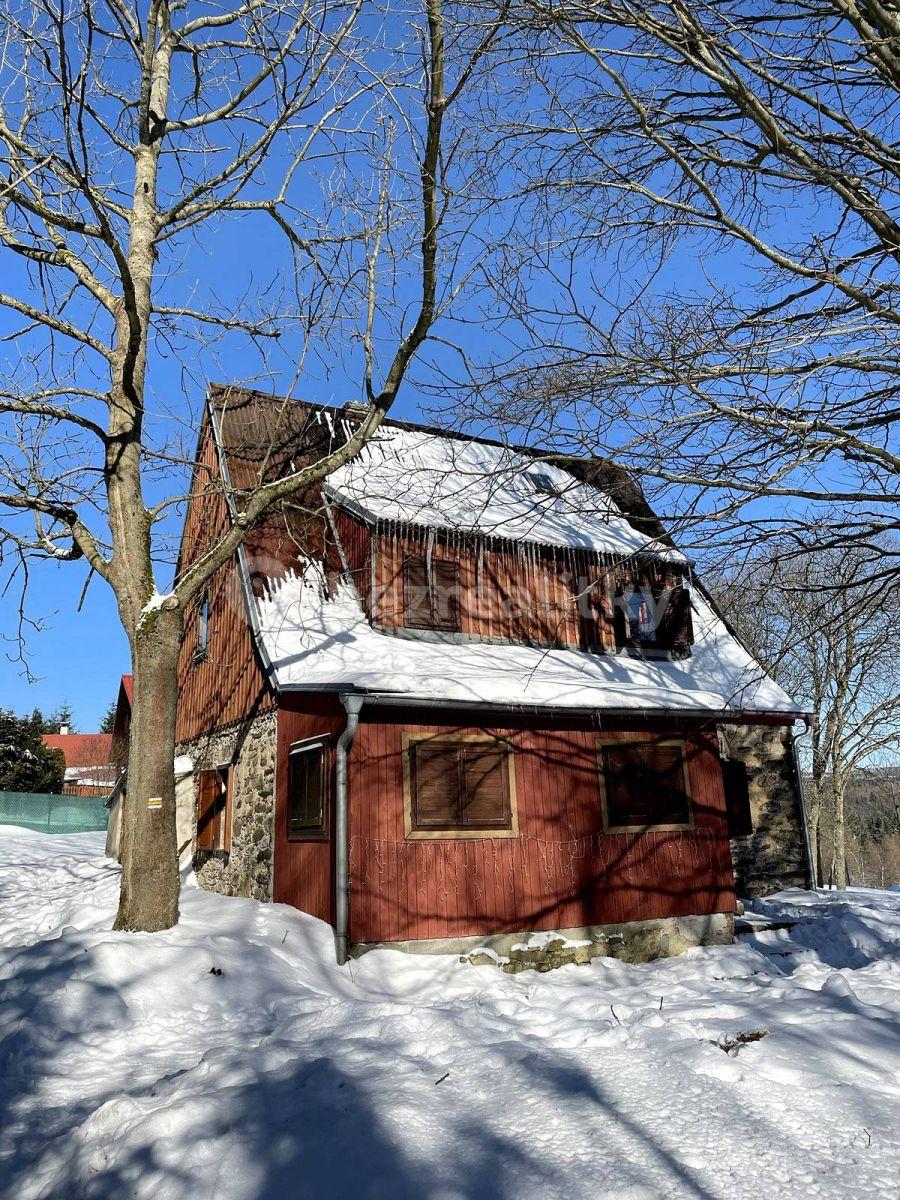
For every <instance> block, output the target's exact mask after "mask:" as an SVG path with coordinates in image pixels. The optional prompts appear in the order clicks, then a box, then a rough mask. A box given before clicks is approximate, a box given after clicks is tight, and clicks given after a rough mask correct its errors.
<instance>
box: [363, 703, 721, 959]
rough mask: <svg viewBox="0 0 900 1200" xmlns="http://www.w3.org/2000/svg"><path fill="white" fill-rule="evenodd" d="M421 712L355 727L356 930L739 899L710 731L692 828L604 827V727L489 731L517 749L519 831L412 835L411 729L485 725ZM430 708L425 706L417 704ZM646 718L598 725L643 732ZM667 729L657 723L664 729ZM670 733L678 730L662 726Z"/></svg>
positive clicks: (694, 751)
mask: <svg viewBox="0 0 900 1200" xmlns="http://www.w3.org/2000/svg"><path fill="white" fill-rule="evenodd" d="M410 717H411V718H412V719H406V720H404V719H401V718H397V719H395V720H386V721H373V720H372V719H371V716H369V717H368V718H366V719H365V720H364V722H363V723H362V724H361V726H360V730H359V733H358V735H357V739H356V742H355V744H354V748H353V754H352V757H351V764H350V788H351V793H350V795H351V804H350V828H351V888H352V892H351V905H350V912H351V918H350V919H351V938H352V940H353V941H398V940H399V941H402V940H405V939H415V938H442V937H464V936H468V935H477V934H485V933H492V932H509V931H517V930H541V929H559V928H571V927H575V926H581V925H589V924H610V923H617V922H621V921H636V920H644V919H648V918H654V917H666V916H681V915H689V914H702V913H711V912H722V911H731V910H732V909H733V907H734V901H735V896H734V882H733V876H732V870H731V854H730V849H729V842H728V828H727V821H726V815H725V800H724V795H723V792H722V783H721V769H720V766H719V758H718V746H717V741H716V737H715V733H714V732H695V733H693V734H692V735H691V736H690V738H689V742H688V746H689V774H690V783H691V790H692V793H693V803H694V820H695V828H694V829H693V830H692V831H690V832H669V833H638V834H617V835H611V834H605V833H603V832H602V831H601V816H600V792H599V785H598V768H597V741H598V737H599V736H600V735H599V733H598V731H597V730H596V729H594V730H592V729H590V728H589V727H588V728H581V729H573V728H568V729H556V730H549V729H535V728H528V727H527V726H526V725H525V724H523V723H522V722H519V723H518V724H517V726H516V727H505V728H502V729H497V728H490V729H488V730H486V732H489V733H491V734H494V735H496V736H501V737H504V738H508V739H509V741H510V743H511V744H512V746H513V747H514V750H515V770H516V793H517V804H518V814H519V833H520V836H519V837H518V838H481V839H473V840H446V841H443V840H442V841H413V840H408V839H406V838H405V837H404V825H403V780H402V736H403V733H404V731H408V732H417V733H418V732H424V733H431V734H434V733H440V732H451V731H452V732H484V730H482V729H481V727H475V726H471V725H466V726H459V725H422V724H418V723H414V721H415V714H410ZM419 718H421V713H420V714H419ZM648 732H649V731H648V730H646V729H645V730H624V729H622V730H619V731H618V732H616V733H610V732H609V731H607V730H606V729H604V731H603V736H604V737H612V736H615V737H621V738H640V737H646V736H647V734H648ZM660 732H662V731H661V730H657V731H655V733H656V734H659V733H660ZM666 732H671V731H666Z"/></svg>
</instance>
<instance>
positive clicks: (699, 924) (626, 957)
mask: <svg viewBox="0 0 900 1200" xmlns="http://www.w3.org/2000/svg"><path fill="white" fill-rule="evenodd" d="M733 941H734V913H730V912H727V913H725V912H721V913H709V914H706V915H703V916H689V917H660V918H657V919H654V920H650V921H626V922H624V923H622V924H619V925H585V926H581V927H579V928H572V929H554V930H550V931H545V932H540V933H527V932H521V933H495V934H491V935H489V936H488V937H464V938H428V939H426V940H422V941H413V942H377V943H376V942H360V943H357V944H356V945H355V946H354V947H353V950H352V952H351V953H352V955H353V957H355V958H358V957H359V956H360V955H361V954H365V952H366V951H367V950H401V951H404V952H405V953H407V954H457V955H459V958H460V961H461V962H464V963H469V964H471V965H472V966H492V967H499V968H500V969H501V970H503V971H507V972H509V973H511V974H515V973H517V972H519V971H552V970H553V969H554V968H555V967H564V966H567V965H568V964H570V963H587V962H590V961H591V959H593V958H617V959H620V960H621V961H622V962H631V963H642V962H652V961H653V960H654V959H657V958H669V957H671V956H672V955H675V954H683V953H684V951H685V950H690V949H691V948H692V947H694V946H728V945H731V943H732V942H733Z"/></svg>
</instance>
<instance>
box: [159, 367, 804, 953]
mask: <svg viewBox="0 0 900 1200" xmlns="http://www.w3.org/2000/svg"><path fill="white" fill-rule="evenodd" d="M357 419H358V410H356V409H354V407H353V406H347V407H346V408H344V409H343V410H340V411H338V410H334V409H328V408H324V407H321V406H312V405H307V404H302V403H299V402H296V401H292V400H283V399H278V398H276V397H271V396H264V395H260V394H258V393H249V392H244V391H241V390H239V389H228V388H219V387H217V388H214V389H213V390H212V392H211V394H210V401H209V405H208V408H207V413H206V415H205V417H204V421H203V425H202V429H201V433H200V441H199V449H198V455H197V459H198V467H197V470H196V471H195V476H194V482H193V488H192V493H191V500H190V503H189V507H188V512H187V516H186V523H185V529H184V535H183V540H182V546H181V552H180V558H179V567H178V569H179V571H184V570H185V569H187V568H188V567H189V566H190V564H191V562H192V561H193V559H194V558H195V557H196V555H198V554H199V553H200V552H202V551H203V550H204V549H205V548H206V547H207V546H208V545H209V544H210V542H211V541H215V539H216V538H218V537H220V536H221V534H222V533H223V531H224V530H225V529H226V528H227V527H228V525H229V523H230V521H231V520H232V516H233V513H234V512H235V511H237V509H239V506H240V493H241V491H242V489H248V488H250V487H252V486H253V485H254V483H255V482H256V480H257V479H258V478H259V477H260V476H261V475H262V476H264V477H266V478H271V477H275V476H277V475H279V474H282V473H284V472H286V471H289V470H293V469H296V468H297V467H299V466H301V465H302V464H303V463H304V462H308V461H313V460H314V459H315V458H317V457H318V456H319V455H320V454H321V453H322V452H323V451H325V450H327V449H328V448H329V447H330V446H331V445H334V444H339V443H340V442H342V441H343V440H345V438H346V436H347V433H348V431H349V429H350V428H351V426H352V425H353V422H354V421H356V420H357ZM223 480H224V481H225V482H226V483H227V485H228V487H229V488H233V489H235V492H236V494H235V496H234V499H233V503H232V504H231V505H230V506H229V503H228V502H227V501H226V498H225V496H224V495H223V492H222V490H221V489H220V488H219V486H218V484H219V482H220V481H223ZM179 686H180V703H179V712H178V730H177V738H178V743H179V744H178V750H179V752H180V753H181V754H185V755H188V756H189V758H190V759H191V760H192V763H193V764H194V773H193V776H192V777H191V784H192V786H191V787H190V788H188V789H185V788H182V790H181V793H180V794H181V797H182V800H181V805H180V809H181V811H180V812H179V822H180V824H181V825H182V826H183V825H184V824H185V822H186V821H188V822H190V823H191V824H194V823H195V824H194V828H195V831H196V837H195V845H194V851H195V853H194V864H195V867H196V870H197V874H198V878H199V880H200V882H201V884H202V885H203V886H205V887H207V888H210V889H213V890H217V891H221V892H225V893H228V894H240V895H250V896H255V897H257V898H259V899H264V900H265V899H273V900H275V901H282V902H285V903H288V904H292V905H295V906H296V907H298V908H300V909H303V910H304V911H306V912H309V913H312V914H314V915H315V916H317V917H320V918H322V919H323V920H325V921H329V922H331V923H332V924H333V925H335V928H336V935H337V941H338V955H339V958H341V959H342V960H343V957H344V956H345V955H346V953H347V950H348V946H349V945H354V946H362V947H364V946H367V945H373V944H379V943H391V944H400V943H404V944H410V948H425V949H429V948H453V949H464V948H466V947H470V946H472V945H473V944H485V943H489V944H490V945H492V946H494V947H496V948H499V949H501V950H503V949H504V948H505V947H508V945H509V944H510V942H512V941H516V940H521V936H520V935H522V934H527V933H531V932H539V931H548V930H559V931H564V932H569V933H571V932H572V931H575V932H576V933H577V935H578V937H579V938H580V939H581V940H584V941H587V942H589V943H590V948H589V949H590V952H591V953H594V952H596V953H624V954H626V955H630V956H633V957H654V956H656V955H658V954H663V953H667V952H675V951H677V950H678V949H681V948H683V947H684V946H685V945H689V944H693V943H697V942H708V941H727V940H730V938H731V936H732V929H733V914H734V912H735V907H736V894H735V891H736V885H735V875H736V874H737V877H738V879H737V888H738V891H739V893H740V894H743V895H755V894H760V893H762V892H765V891H767V890H775V889H777V888H780V887H783V886H804V885H805V884H806V883H807V882H808V878H809V876H808V865H807V855H806V844H805V840H804V826H803V819H802V809H801V803H800V799H799V795H798V790H797V779H796V773H795V763H794V757H793V754H792V746H791V740H792V735H791V728H792V725H793V724H794V722H795V720H797V718H798V717H800V716H801V714H800V711H799V710H798V708H797V706H796V705H795V704H794V703H793V702H792V701H791V699H790V698H789V697H788V696H786V695H785V694H784V692H783V691H782V690H781V689H780V688H779V687H778V686H777V685H776V684H775V683H774V682H773V681H772V680H771V679H769V678H767V677H766V675H765V674H764V672H763V671H762V670H761V668H760V667H759V666H758V664H757V663H755V662H754V660H753V659H752V657H751V656H750V654H749V653H748V652H747V650H746V649H745V648H744V647H743V646H742V645H741V643H740V642H739V641H738V640H737V638H736V637H735V636H734V635H733V633H732V632H730V631H729V629H728V628H727V627H726V625H725V624H724V623H723V621H722V620H721V619H720V617H719V616H718V615H717V613H716V611H715V609H714V607H713V605H712V604H711V602H710V600H709V598H708V596H707V595H706V593H705V592H704V590H703V588H702V586H701V585H700V584H699V583H698V581H697V580H696V579H694V578H693V576H692V570H691V564H690V563H689V562H688V560H687V559H685V558H684V556H683V555H681V554H680V553H679V552H678V550H677V549H676V548H675V547H674V546H673V545H672V544H671V542H670V541H669V539H668V538H667V537H666V535H665V533H664V531H663V530H662V528H661V527H660V525H659V523H658V521H657V520H656V519H655V517H654V516H653V514H652V512H651V511H650V510H649V508H648V507H647V504H646V502H645V501H644V498H643V496H642V494H641V492H640V490H639V488H638V487H637V486H636V485H635V483H634V482H633V481H632V480H631V478H630V477H629V476H628V475H627V474H626V473H625V472H624V471H623V470H622V469H621V468H619V467H617V466H616V465H615V464H613V463H611V462H609V461H608V460H578V459H562V458H559V457H556V458H551V457H550V456H546V455H545V456H541V455H540V454H537V453H535V452H534V451H532V450H529V449H525V448H507V447H505V446H503V445H501V444H500V443H498V442H495V441H490V440H487V439H484V440H480V439H474V438H467V437H460V436H457V435H451V434H444V433H439V432H437V431H434V430H429V429H425V428H422V427H418V426H414V425H410V424H405V423H402V422H395V421H388V422H386V423H385V425H384V427H383V429H382V430H381V431H380V432H379V434H378V436H377V438H376V440H375V442H374V443H372V444H371V445H370V446H369V447H367V448H366V449H365V450H364V451H363V453H362V454H361V456H360V457H359V458H358V459H356V460H354V462H353V463H351V464H350V465H349V466H347V467H345V468H343V469H341V470H339V471H338V472H337V473H335V474H333V475H332V476H330V477H329V479H328V480H327V481H326V483H325V484H324V485H321V486H316V487H314V488H311V489H310V491H309V493H308V494H306V495H304V496H302V497H293V498H292V499H290V500H289V501H286V502H285V503H284V504H283V505H282V506H281V507H280V509H279V510H278V511H277V512H273V513H271V514H270V515H269V516H268V517H267V518H266V520H265V521H264V522H263V523H262V525H261V526H260V527H258V528H256V529H254V530H252V531H251V533H250V535H249V536H248V538H247V541H246V544H245V546H244V547H243V548H242V549H241V551H240V552H239V553H238V554H237V556H236V558H235V560H234V561H233V562H232V563H229V564H227V565H226V566H225V567H223V568H222V569H221V570H220V571H219V572H218V573H217V575H216V576H215V577H214V578H213V580H212V581H211V583H210V585H209V587H208V588H207V589H206V590H205V591H204V592H203V594H202V595H201V596H199V597H198V599H197V602H196V605H195V608H194V610H193V612H192V613H191V614H189V617H188V620H187V621H186V630H185V637H184V644H183V647H182V653H181V658H180V663H179ZM185 794H187V796H189V797H190V799H189V800H188V802H187V803H188V805H189V809H188V812H187V814H185V812H184V804H185ZM511 934H515V935H519V936H518V937H516V938H510V937H508V936H506V935H511ZM473 939H474V943H473Z"/></svg>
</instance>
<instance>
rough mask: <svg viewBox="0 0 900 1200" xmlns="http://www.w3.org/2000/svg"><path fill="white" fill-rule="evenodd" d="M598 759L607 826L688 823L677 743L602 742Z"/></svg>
mask: <svg viewBox="0 0 900 1200" xmlns="http://www.w3.org/2000/svg"><path fill="white" fill-rule="evenodd" d="M601 761H602V764H603V775H604V787H605V793H606V824H607V827H608V828H611V829H613V828H626V829H627V828H632V827H633V828H642V827H646V828H653V827H654V826H659V825H687V824H689V823H690V820H691V804H690V797H689V795H688V793H687V790H686V786H685V764H684V751H683V748H682V746H681V745H660V744H658V743H654V742H643V743H642V742H623V743H621V745H616V746H604V747H603V750H602V755H601Z"/></svg>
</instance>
